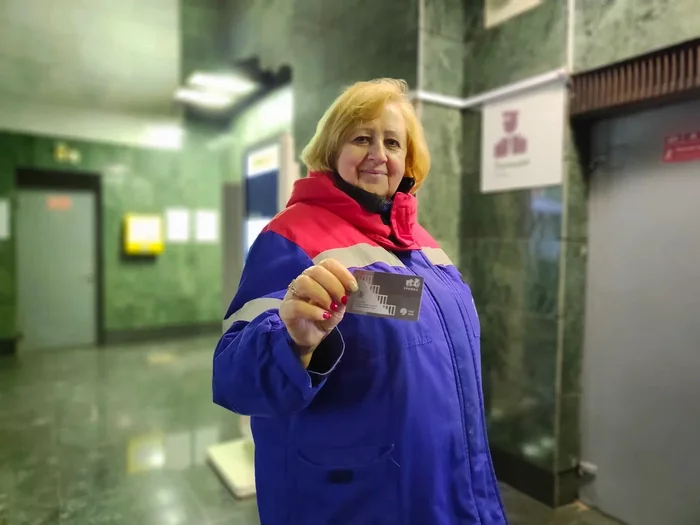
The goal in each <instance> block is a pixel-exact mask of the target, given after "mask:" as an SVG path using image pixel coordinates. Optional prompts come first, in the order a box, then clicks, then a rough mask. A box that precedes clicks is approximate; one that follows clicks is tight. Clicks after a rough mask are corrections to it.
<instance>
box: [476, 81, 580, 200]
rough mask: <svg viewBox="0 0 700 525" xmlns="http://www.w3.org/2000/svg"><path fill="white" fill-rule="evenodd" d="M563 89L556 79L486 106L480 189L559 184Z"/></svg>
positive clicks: (561, 166)
mask: <svg viewBox="0 0 700 525" xmlns="http://www.w3.org/2000/svg"><path fill="white" fill-rule="evenodd" d="M566 93H567V90H566V85H565V84H564V83H563V82H561V81H558V82H552V83H550V84H547V85H545V86H543V87H541V88H537V89H532V90H528V91H526V92H523V93H520V94H517V95H513V96H511V97H508V98H503V99H499V100H497V101H495V102H492V103H490V104H485V105H484V108H483V114H482V128H481V191H482V192H483V193H488V192H496V191H505V190H514V189H522V188H536V187H541V186H551V185H555V184H561V183H562V180H563V175H564V160H563V158H564V157H563V152H564V129H565V128H564V125H565V121H566Z"/></svg>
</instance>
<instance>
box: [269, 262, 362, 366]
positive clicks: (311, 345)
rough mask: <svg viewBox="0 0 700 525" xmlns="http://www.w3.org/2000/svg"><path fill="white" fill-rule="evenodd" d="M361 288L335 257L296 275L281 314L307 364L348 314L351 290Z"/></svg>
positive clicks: (305, 364) (281, 307)
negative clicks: (317, 348) (346, 307)
mask: <svg viewBox="0 0 700 525" xmlns="http://www.w3.org/2000/svg"><path fill="white" fill-rule="evenodd" d="M357 290H358V286H357V281H356V280H355V277H353V275H352V274H351V273H350V271H349V270H348V269H347V268H346V267H345V266H343V265H342V264H340V263H339V262H338V261H336V260H334V259H324V260H323V261H321V262H320V263H318V264H317V265H315V266H312V267H310V268H307V269H306V270H304V271H303V272H302V273H301V274H300V275H299V276H298V277H297V278H295V279H294V280H293V281H292V282H291V284H290V285H289V288H288V289H287V293H286V295H285V296H284V299H283V300H282V304H281V305H280V308H279V315H280V318H281V319H282V322H283V323H284V324H285V326H286V327H287V331H288V332H289V335H290V337H291V338H292V340H293V341H294V343H295V344H296V346H297V351H298V352H299V355H300V357H301V360H302V363H303V364H304V366H305V367H306V366H308V363H309V361H310V360H311V354H312V352H313V351H314V350H315V349H316V347H317V346H318V345H319V344H320V343H321V341H323V339H324V338H325V337H326V336H327V335H328V334H329V333H330V332H331V331H332V330H333V329H334V328H335V327H336V326H337V325H338V323H340V321H341V320H342V319H343V315H344V314H345V305H346V304H347V301H348V297H347V296H348V293H353V292H356V291H357Z"/></svg>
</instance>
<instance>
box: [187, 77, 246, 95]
mask: <svg viewBox="0 0 700 525" xmlns="http://www.w3.org/2000/svg"><path fill="white" fill-rule="evenodd" d="M187 83H188V85H190V86H193V87H197V88H200V89H206V90H212V91H219V92H222V93H223V92H225V93H231V94H232V95H238V96H242V95H247V94H249V93H252V92H253V91H255V90H256V89H257V87H258V86H257V84H256V83H255V82H253V81H252V80H250V79H247V78H245V77H243V76H240V75H235V74H225V75H224V74H218V75H217V74H214V73H201V72H196V73H193V74H192V75H191V76H190V78H189V79H188V81H187Z"/></svg>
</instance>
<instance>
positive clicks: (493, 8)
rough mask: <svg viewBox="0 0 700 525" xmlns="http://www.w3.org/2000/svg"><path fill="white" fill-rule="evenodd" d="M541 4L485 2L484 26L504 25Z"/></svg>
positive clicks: (524, 0) (533, 1)
mask: <svg viewBox="0 0 700 525" xmlns="http://www.w3.org/2000/svg"><path fill="white" fill-rule="evenodd" d="M560 1H563V0H560ZM541 3H542V0H484V4H485V5H484V26H485V27H486V28H489V27H493V26H495V25H498V24H502V23H503V22H505V21H506V20H510V19H511V18H513V17H516V16H518V15H519V14H521V13H524V12H525V11H528V10H530V9H532V8H533V7H537V6H538V5H540V4H541Z"/></svg>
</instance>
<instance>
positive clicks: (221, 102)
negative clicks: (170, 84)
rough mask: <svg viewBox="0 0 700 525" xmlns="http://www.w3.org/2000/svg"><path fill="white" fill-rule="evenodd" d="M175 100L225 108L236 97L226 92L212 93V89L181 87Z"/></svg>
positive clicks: (213, 107) (207, 106)
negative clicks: (202, 89) (201, 89)
mask: <svg viewBox="0 0 700 525" xmlns="http://www.w3.org/2000/svg"><path fill="white" fill-rule="evenodd" d="M175 100H178V101H180V102H188V103H191V104H196V105H198V106H203V107H206V108H210V109H223V108H226V107H228V106H230V105H231V104H232V103H233V100H234V97H232V96H231V95H227V94H225V93H212V92H211V91H200V90H197V89H189V88H180V89H178V90H177V91H176V93H175Z"/></svg>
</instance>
